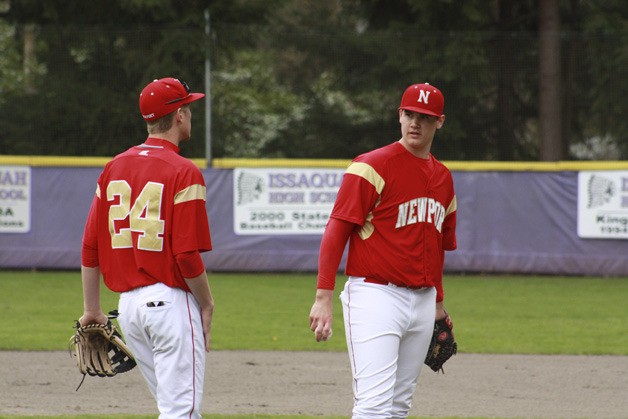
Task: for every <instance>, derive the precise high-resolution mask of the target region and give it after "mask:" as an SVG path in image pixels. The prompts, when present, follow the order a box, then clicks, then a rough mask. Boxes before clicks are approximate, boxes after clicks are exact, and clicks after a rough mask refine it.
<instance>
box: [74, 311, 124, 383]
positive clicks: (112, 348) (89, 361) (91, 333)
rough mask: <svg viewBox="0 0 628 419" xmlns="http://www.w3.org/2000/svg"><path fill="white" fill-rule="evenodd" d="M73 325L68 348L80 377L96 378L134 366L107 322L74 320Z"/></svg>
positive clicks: (112, 374)
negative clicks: (74, 331) (83, 323)
mask: <svg viewBox="0 0 628 419" xmlns="http://www.w3.org/2000/svg"><path fill="white" fill-rule="evenodd" d="M75 328H76V333H74V335H73V336H72V337H71V338H70V345H69V351H70V354H72V353H73V354H74V356H75V357H76V363H77V365H78V369H79V371H80V373H81V374H83V380H84V379H85V375H86V374H89V375H91V376H97V377H113V376H114V375H116V374H118V373H120V372H127V371H129V370H131V369H133V368H134V367H135V365H136V363H135V358H134V357H133V354H132V353H131V351H130V350H129V348H128V347H127V346H126V343H124V340H122V336H121V335H120V333H118V331H117V330H116V327H115V326H114V325H113V324H112V323H111V321H108V322H107V324H88V325H85V326H81V324H80V323H79V322H78V321H77V322H76V326H75ZM81 384H83V381H81ZM81 384H79V386H78V388H77V390H78V389H79V388H80V387H81Z"/></svg>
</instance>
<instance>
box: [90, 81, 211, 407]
mask: <svg viewBox="0 0 628 419" xmlns="http://www.w3.org/2000/svg"><path fill="white" fill-rule="evenodd" d="M204 96H205V95H204V94H202V93H190V89H189V88H188V86H187V84H185V83H183V82H181V81H179V80H177V79H174V78H163V79H160V80H154V81H153V82H151V83H149V84H148V85H147V86H146V87H145V88H144V90H143V91H142V93H141V95H140V100H139V104H140V111H141V113H142V116H143V118H144V120H145V121H146V123H147V130H148V138H147V139H146V141H145V142H144V143H143V144H140V145H138V146H135V147H132V148H130V149H129V150H127V151H125V152H124V153H121V154H119V155H117V156H116V157H115V158H114V159H113V160H112V161H110V162H109V163H108V164H107V165H106V166H105V168H104V170H103V172H102V173H101V175H100V177H99V178H98V185H97V188H96V195H95V196H94V199H93V202H92V206H91V209H90V212H89V215H88V219H87V223H86V226H85V231H84V235H83V250H82V263H81V265H82V266H81V275H82V281H83V297H84V313H83V316H82V317H81V319H80V322H81V324H82V325H86V324H91V323H102V324H104V323H106V322H107V316H106V315H105V314H104V313H103V311H102V309H101V306H100V275H101V274H102V276H103V278H104V283H105V285H106V286H107V287H108V288H110V289H111V290H113V291H116V292H119V293H120V300H119V306H118V310H119V313H120V315H119V317H118V322H119V324H120V327H121V329H122V332H123V333H124V336H125V339H126V341H127V344H128V346H129V348H130V349H131V351H132V352H133V354H134V356H135V359H136V361H137V364H138V366H139V367H140V371H141V372H142V375H143V376H144V378H145V380H146V382H147V384H148V387H149V389H150V391H151V393H152V394H153V396H154V397H155V399H156V401H157V406H158V408H159V412H160V416H159V418H161V419H175V418H188V419H190V418H200V417H201V411H200V409H201V401H202V396H203V383H204V373H205V352H206V351H209V344H210V329H211V322H212V315H213V309H214V300H213V297H212V294H211V290H210V288H209V285H208V282H207V274H206V271H205V266H204V264H203V261H202V259H201V256H200V252H205V251H209V250H211V247H212V245H211V238H210V233H209V223H208V221H207V212H206V208H205V195H206V193H205V191H206V188H205V181H204V179H203V175H202V173H201V171H200V170H199V169H198V168H197V167H196V166H195V165H194V164H193V163H192V162H191V161H190V160H188V159H186V158H183V157H181V156H180V155H179V144H180V143H181V142H184V141H187V140H188V139H189V138H190V134H191V128H192V125H191V124H192V122H191V121H192V112H191V110H190V103H191V102H194V101H196V100H198V99H201V98H202V97H204Z"/></svg>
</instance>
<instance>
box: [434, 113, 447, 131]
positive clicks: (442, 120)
mask: <svg viewBox="0 0 628 419" xmlns="http://www.w3.org/2000/svg"><path fill="white" fill-rule="evenodd" d="M444 123H445V115H441V116H439V117H438V119H437V120H436V129H441V127H442V126H443V124H444Z"/></svg>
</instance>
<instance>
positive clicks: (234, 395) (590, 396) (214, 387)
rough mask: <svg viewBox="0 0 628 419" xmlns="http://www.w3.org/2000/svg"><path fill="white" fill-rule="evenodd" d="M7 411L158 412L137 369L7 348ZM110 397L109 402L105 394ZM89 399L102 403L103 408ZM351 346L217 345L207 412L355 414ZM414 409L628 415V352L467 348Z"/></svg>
mask: <svg viewBox="0 0 628 419" xmlns="http://www.w3.org/2000/svg"><path fill="white" fill-rule="evenodd" d="M0 377H2V379H1V380H0V414H7V415H9V414H19V415H60V414H82V413H84V414H87V413H92V414H96V413H103V414H109V413H111V414H113V413H117V414H140V413H144V414H152V413H155V416H157V415H156V408H155V403H154V401H153V400H152V398H151V396H150V394H149V393H148V390H147V389H146V386H145V384H144V382H143V379H142V377H141V375H140V373H139V371H138V370H137V369H135V370H133V371H131V372H129V373H126V374H121V375H119V376H116V377H114V378H107V379H105V378H92V377H87V378H86V380H85V383H83V386H82V387H81V389H80V390H79V391H78V392H76V391H75V388H76V386H77V385H78V383H79V382H80V378H81V376H80V375H79V374H78V371H77V370H76V367H75V365H74V361H73V359H71V358H70V356H69V354H68V353H67V352H8V351H7V352H0ZM104 400H106V401H107V402H105V403H104V404H103V401H104ZM88 406H101V408H100V409H98V411H96V410H91V409H90V408H89V407H88ZM351 406H352V395H351V374H350V371H349V364H348V358H347V355H346V354H345V353H323V352H244V351H215V352H211V353H210V354H209V358H208V365H207V374H206V384H205V397H204V400H203V411H204V412H205V413H206V414H208V415H211V414H212V413H222V414H230V413H242V414H248V413H258V414H284V415H294V416H298V415H300V414H308V415H344V416H347V417H348V416H349V415H350V411H351ZM411 414H412V415H414V416H461V417H469V416H487V417H496V416H497V417H505V418H511V417H512V418H515V417H517V418H523V417H525V418H556V419H557V418H590V419H607V418H608V419H610V418H613V419H615V418H623V419H626V418H628V357H619V356H595V357H590V356H540V355H532V356H527V355H476V354H458V355H456V356H455V357H454V358H453V359H452V360H451V361H449V362H448V364H447V368H446V374H445V375H442V374H439V375H436V374H434V373H433V372H432V371H430V370H429V369H423V373H422V376H421V379H420V382H419V386H418V389H417V392H416V395H415V398H414V407H413V409H412V412H411Z"/></svg>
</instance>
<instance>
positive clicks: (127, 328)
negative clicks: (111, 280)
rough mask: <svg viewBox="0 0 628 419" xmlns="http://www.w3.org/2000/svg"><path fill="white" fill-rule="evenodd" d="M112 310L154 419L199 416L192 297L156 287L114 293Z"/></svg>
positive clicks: (198, 339)
mask: <svg viewBox="0 0 628 419" xmlns="http://www.w3.org/2000/svg"><path fill="white" fill-rule="evenodd" d="M118 311H119V312H120V315H119V317H118V322H119V323H120V327H121V329H122V332H123V334H124V338H125V340H126V343H127V345H128V346H129V349H131V352H132V353H133V355H134V356H135V360H136V361H137V365H138V367H139V369H140V371H141V372H142V375H143V376H144V379H145V380H146V383H147V384H148V388H149V390H150V392H151V393H152V395H153V397H154V398H155V400H156V401H157V407H158V408H159V412H160V415H159V419H183V418H185V419H196V418H200V417H201V402H202V398H203V384H204V374H205V343H204V342H205V340H204V337H203V326H202V322H201V316H200V309H199V307H198V304H197V302H196V299H195V298H194V296H193V295H192V294H191V293H188V292H185V291H184V290H182V289H179V288H170V287H168V286H166V285H164V284H161V283H158V284H154V285H151V286H147V287H142V288H137V289H134V290H132V291H129V292H124V293H122V294H120V301H119V306H118Z"/></svg>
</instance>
